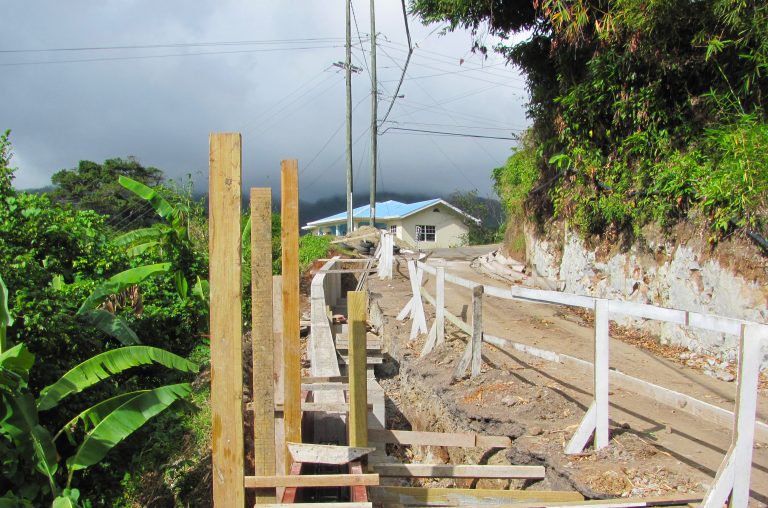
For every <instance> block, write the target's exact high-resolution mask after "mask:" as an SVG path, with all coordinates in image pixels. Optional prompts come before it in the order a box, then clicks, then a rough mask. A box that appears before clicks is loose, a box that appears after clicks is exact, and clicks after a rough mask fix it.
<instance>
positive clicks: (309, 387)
mask: <svg viewBox="0 0 768 508" xmlns="http://www.w3.org/2000/svg"><path fill="white" fill-rule="evenodd" d="M301 389H302V390H306V391H308V392H329V391H333V390H349V383H309V384H308V383H301Z"/></svg>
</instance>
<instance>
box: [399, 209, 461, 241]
mask: <svg viewBox="0 0 768 508" xmlns="http://www.w3.org/2000/svg"><path fill="white" fill-rule="evenodd" d="M435 208H437V209H438V210H440V211H439V212H434V211H433V210H434V209H435ZM418 225H425V226H435V241H434V242H419V247H421V248H426V249H429V248H445V247H456V246H459V245H462V244H464V243H465V241H466V235H467V233H468V232H469V229H468V228H467V226H465V225H464V224H463V223H462V221H461V218H460V217H459V216H458V215H457V214H456V212H454V211H453V210H451V209H450V208H448V207H447V206H445V205H442V204H439V203H438V204H437V205H435V206H430V207H429V208H427V209H425V210H422V211H420V212H417V213H415V214H413V215H409V216H408V217H406V218H404V219H403V220H402V225H401V224H398V228H397V229H398V231H397V236H398V238H400V239H401V240H403V241H405V242H408V243H410V244H412V245H414V246H415V245H416V226H418Z"/></svg>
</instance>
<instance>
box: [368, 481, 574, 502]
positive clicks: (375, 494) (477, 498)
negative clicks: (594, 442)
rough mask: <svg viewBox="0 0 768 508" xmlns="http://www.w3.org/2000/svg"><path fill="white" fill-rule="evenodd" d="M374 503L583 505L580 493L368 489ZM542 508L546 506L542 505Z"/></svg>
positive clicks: (404, 488)
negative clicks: (540, 503)
mask: <svg viewBox="0 0 768 508" xmlns="http://www.w3.org/2000/svg"><path fill="white" fill-rule="evenodd" d="M368 491H369V493H370V495H371V501H373V502H374V503H399V504H402V505H404V506H425V505H438V506H479V505H485V504H490V503H494V504H498V503H499V501H505V500H506V501H536V502H543V503H547V506H549V502H550V501H583V500H584V496H582V495H581V494H579V493H578V492H568V491H552V490H493V489H453V488H425V487H390V486H378V487H369V489H368ZM542 506H543V505H542Z"/></svg>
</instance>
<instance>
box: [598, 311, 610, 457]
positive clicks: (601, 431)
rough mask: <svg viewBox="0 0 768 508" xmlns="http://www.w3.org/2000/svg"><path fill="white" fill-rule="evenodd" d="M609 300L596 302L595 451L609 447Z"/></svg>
mask: <svg viewBox="0 0 768 508" xmlns="http://www.w3.org/2000/svg"><path fill="white" fill-rule="evenodd" d="M608 318H609V316H608V300H603V299H598V300H595V375H594V378H595V388H594V393H595V450H600V449H601V448H605V447H606V446H608V442H609V441H610V436H609V435H608V418H609V415H608V411H609V409H608V367H609V353H608V342H609V327H608V325H609V320H608Z"/></svg>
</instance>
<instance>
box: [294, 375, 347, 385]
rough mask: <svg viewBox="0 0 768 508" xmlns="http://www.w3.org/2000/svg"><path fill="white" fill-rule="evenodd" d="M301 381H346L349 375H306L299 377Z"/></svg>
mask: <svg viewBox="0 0 768 508" xmlns="http://www.w3.org/2000/svg"><path fill="white" fill-rule="evenodd" d="M301 382H302V383H307V384H310V383H348V382H349V376H307V377H303V378H301Z"/></svg>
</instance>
